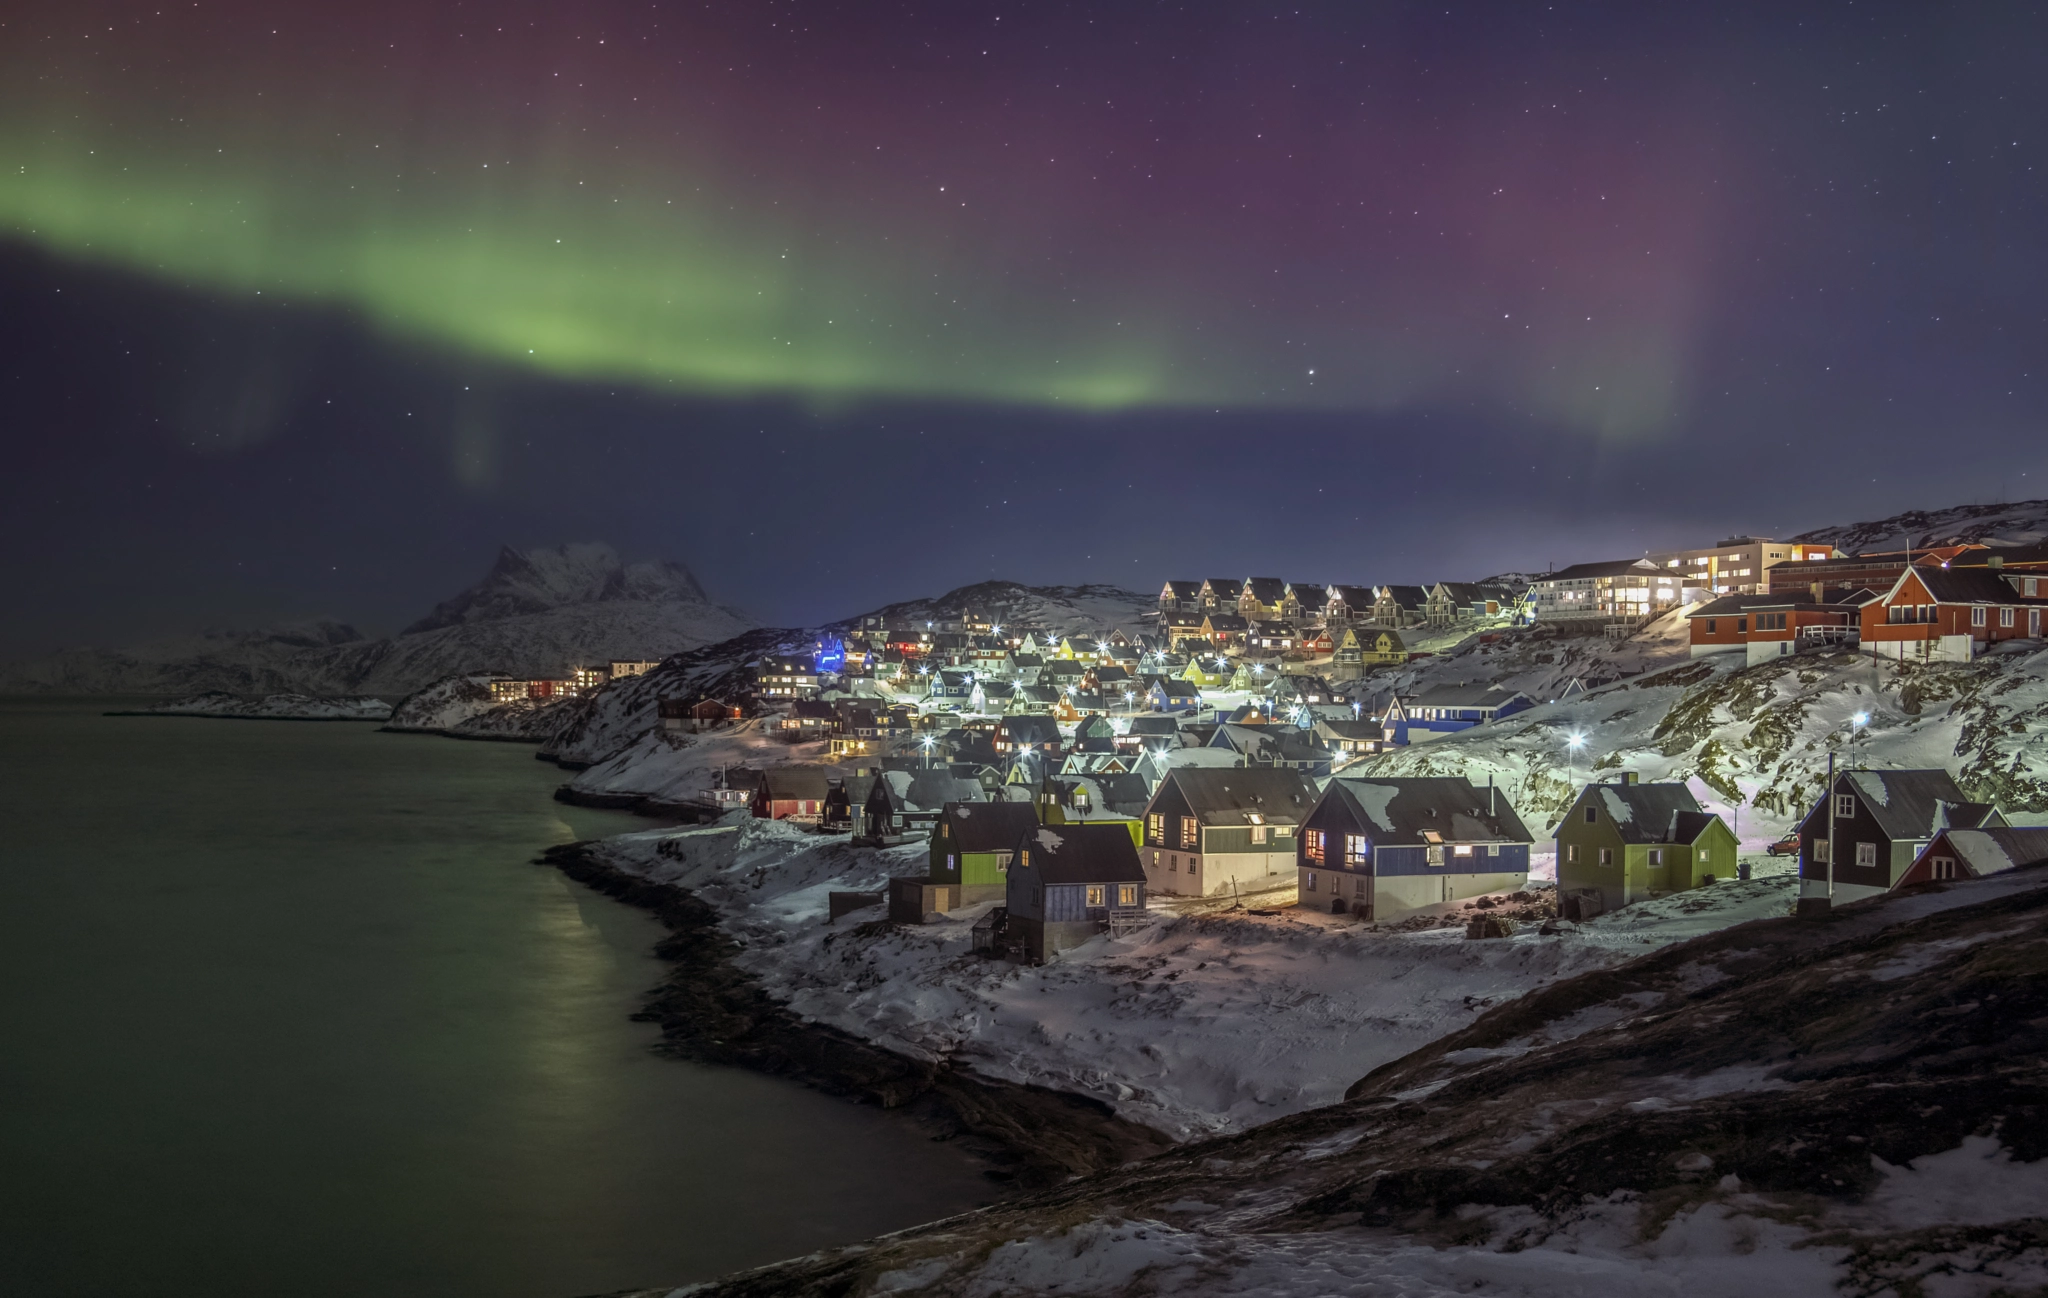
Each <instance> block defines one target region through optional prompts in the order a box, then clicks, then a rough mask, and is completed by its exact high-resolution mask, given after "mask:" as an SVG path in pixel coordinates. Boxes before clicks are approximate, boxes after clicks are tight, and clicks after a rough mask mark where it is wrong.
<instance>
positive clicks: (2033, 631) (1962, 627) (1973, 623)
mask: <svg viewBox="0 0 2048 1298" xmlns="http://www.w3.org/2000/svg"><path fill="white" fill-rule="evenodd" d="M2038 580H2039V579H2038V578H2036V581H2037V582H2038ZM2024 581H2025V579H2024V577H2022V578H2020V585H2017V586H2016V585H2015V584H2014V582H2012V581H2010V580H2007V579H2006V578H2004V577H2002V576H2000V575H1999V574H1998V573H1997V572H1995V571H1993V570H1992V569H1990V568H1943V567H1935V566H1932V565H1929V564H1916V565H1914V566H1913V567H1910V568H1908V569H1906V570H1905V571H1904V572H1902V573H1900V574H1899V576H1898V580H1896V581H1895V582H1893V583H1892V587H1891V589H1890V590H1888V591H1886V592H1885V593H1884V594H1883V595H1881V596H1880V597H1879V598H1877V599H1875V600H1872V601H1870V602H1869V603H1867V604H1865V605H1863V607H1862V610H1861V620H1860V627H1859V636H1860V639H1861V640H1862V647H1863V651H1864V652H1865V653H1870V654H1875V655H1877V656H1879V657H1882V658H1897V659H1899V660H1901V661H1911V662H1968V661H1970V659H1972V658H1974V657H1976V656H1977V655H1978V654H1980V653H1983V652H1984V651H1985V650H1986V649H1987V648H1989V647H1990V646H1992V645H1994V644H1997V643H1998V642H2000V641H2002V640H2019V639H2028V638H2033V639H2038V638H2040V635H2041V610H2042V609H2043V608H2048V596H2042V595H2033V596H2028V595H2023V594H2021V593H2020V592H2021V590H2022V589H2024ZM2037 589H2038V586H2037Z"/></svg>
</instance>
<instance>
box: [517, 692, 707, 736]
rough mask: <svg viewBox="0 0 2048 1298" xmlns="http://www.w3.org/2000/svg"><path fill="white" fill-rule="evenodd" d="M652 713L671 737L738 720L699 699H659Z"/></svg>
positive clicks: (703, 698)
mask: <svg viewBox="0 0 2048 1298" xmlns="http://www.w3.org/2000/svg"><path fill="white" fill-rule="evenodd" d="M521 683H522V684H523V683H524V682H521ZM655 711H656V712H657V713H658V714H659V715H660V717H661V728H662V731H663V732H664V733H666V734H672V735H673V734H684V735H694V734H699V733H702V732H703V731H707V730H721V729H723V728H725V727H726V726H729V725H731V724H732V723H733V722H735V721H737V720H739V718H740V709H738V708H736V707H734V706H733V705H732V704H730V703H727V702H725V701H724V700H723V699H714V698H707V697H705V696H703V695H699V696H698V697H696V698H693V699H662V700H661V701H660V702H659V703H657V704H656V705H655Z"/></svg>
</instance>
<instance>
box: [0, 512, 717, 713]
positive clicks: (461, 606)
mask: <svg viewBox="0 0 2048 1298" xmlns="http://www.w3.org/2000/svg"><path fill="white" fill-rule="evenodd" d="M753 625H754V623H753V620H752V619H751V618H749V617H747V616H746V615H745V614H744V613H740V612H738V611H737V610H734V609H730V608H726V607H724V606H722V605H718V604H714V603H712V602H711V601H710V600H709V599H708V598H706V596H705V594H704V590H703V587H702V586H701V585H699V584H698V582H697V579H696V578H695V577H694V576H692V575H691V574H690V572H689V570H688V569H687V568H684V567H683V566H682V565H680V564H675V563H666V562H664V563H636V564H624V563H621V562H620V560H619V557H618V555H617V554H616V553H615V552H614V551H613V550H612V549H611V548H610V547H609V546H603V545H594V544H575V545H563V546H557V547H554V548H552V549H538V550H523V551H522V550H514V549H512V548H510V547H506V548H504V549H503V550H501V551H500V553H499V555H498V558H497V560H496V562H495V563H494V564H493V565H492V568H491V570H490V571H489V572H488V573H486V574H485V576H484V578H483V580H482V581H480V582H478V583H477V584H476V585H474V586H472V587H470V588H469V589H467V590H465V591H463V592H462V593H461V594H459V595H456V596H454V597H453V598H451V599H448V600H444V601H442V602H441V603H440V604H439V605H437V606H436V607H435V609H434V611H433V612H432V613H430V614H428V615H427V616H426V617H425V618H422V619H420V620H419V621H418V622H415V623H414V624H413V625H412V626H411V627H409V628H407V629H406V631H404V632H403V633H401V634H400V635H398V636H395V637H392V638H390V639H370V638H367V637H365V636H363V635H362V634H361V633H360V632H358V631H357V630H356V629H355V628H353V627H351V626H347V625H345V624H342V623H338V622H310V623H303V624H295V625H293V626H288V627H280V628H276V629H273V630H266V631H254V632H235V633H230V632H220V633H213V634H208V635H204V636H194V637H182V638H176V639H169V640H164V641H159V642H155V643H151V644H147V645H142V646H139V647H136V648H132V649H127V650H121V651H110V650H101V649H70V650H64V651H62V652H59V653H56V654H52V655H49V656H48V657H45V658H41V659H37V660H35V661H32V662H27V663H20V664H13V665H9V666H6V667H0V693H24V694H25V693H49V694H171V695H184V694H196V693H204V692H209V691H219V692H224V693H229V694H255V695H260V694H278V693H292V692H298V693H306V694H324V695H335V694H374V695H382V696H386V697H397V696H401V695H406V694H410V693H412V692H413V691H415V690H418V689H421V688H423V687H425V686H426V685H428V684H430V683H432V682H434V681H438V680H441V679H442V678H444V677H448V676H451V675H459V674H464V673H474V672H483V671H498V672H505V673H509V674H512V675H516V676H557V675H560V674H561V673H562V672H563V671H565V670H566V669H567V668H568V667H570V666H571V665H573V664H575V663H579V662H590V661H602V660H604V659H608V658H634V659H659V658H664V657H666V656H668V655H669V654H672V653H676V652H679V651H681V650H686V649H693V648H696V647H698V646H700V645H705V644H709V643H714V642H717V641H721V640H726V639H729V638H730V637H732V636H735V635H739V634H741V633H743V632H745V631H746V630H748V629H749V628H750V627H752V626H753Z"/></svg>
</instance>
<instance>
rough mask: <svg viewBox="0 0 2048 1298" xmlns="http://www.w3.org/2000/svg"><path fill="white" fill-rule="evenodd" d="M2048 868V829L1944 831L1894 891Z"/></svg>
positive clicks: (1921, 855)
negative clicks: (2040, 866) (1924, 884)
mask: <svg viewBox="0 0 2048 1298" xmlns="http://www.w3.org/2000/svg"><path fill="white" fill-rule="evenodd" d="M2030 865H2048V826H2040V825H2006V826H2001V827H1998V828H1993V829H1944V830H1942V831H1941V832H1940V833H1939V834H1936V835H1935V836H1934V841H1933V842H1931V843H1929V844H1928V845H1927V846H1926V847H1924V848H1922V849H1921V850H1920V855H1919V856H1918V857H1917V858H1915V859H1914V861H1913V864H1912V866H1911V867H1910V868H1909V869H1907V871H1906V872H1905V873H1904V874H1902V875H1900V876H1899V881H1898V882H1897V883H1895V884H1893V885H1892V887H1893V888H1904V887H1908V886H1910V885H1913V884H1920V883H1945V882H1947V881H1949V880H1951V879H1981V878H1983V877H1984V876H1985V875H1987V874H2003V873H2004V872H2006V871H2007V870H2020V869H2025V868H2026V867H2027V866H2030Z"/></svg>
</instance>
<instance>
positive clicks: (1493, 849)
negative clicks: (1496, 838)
mask: <svg viewBox="0 0 2048 1298" xmlns="http://www.w3.org/2000/svg"><path fill="white" fill-rule="evenodd" d="M1486 854H1487V855H1488V856H1499V855H1500V844H1499V843H1488V844H1487V845H1486Z"/></svg>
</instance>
